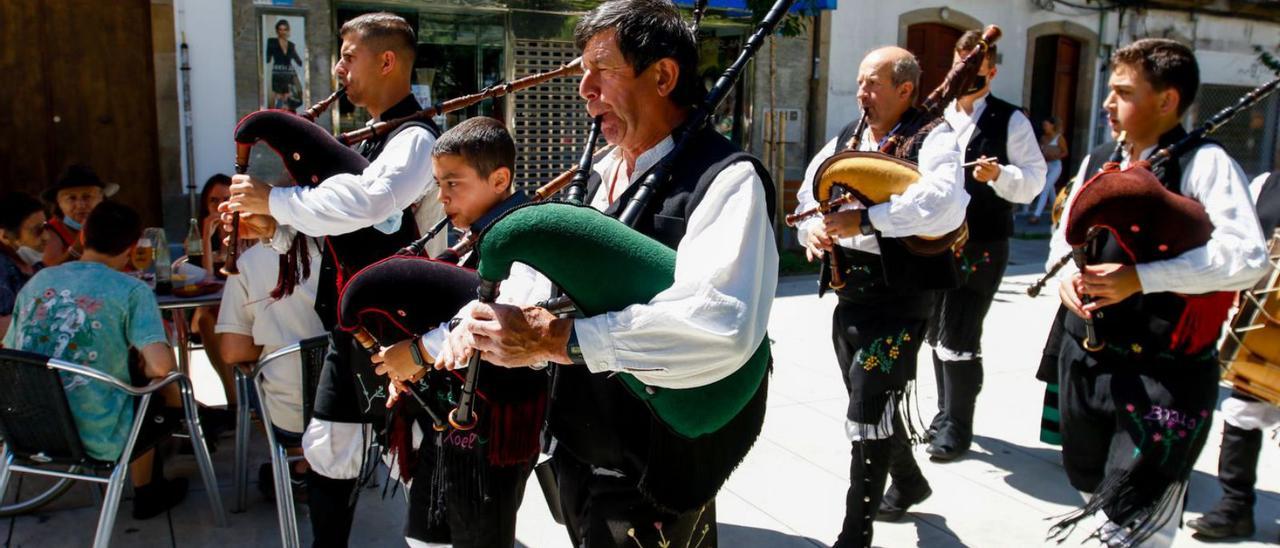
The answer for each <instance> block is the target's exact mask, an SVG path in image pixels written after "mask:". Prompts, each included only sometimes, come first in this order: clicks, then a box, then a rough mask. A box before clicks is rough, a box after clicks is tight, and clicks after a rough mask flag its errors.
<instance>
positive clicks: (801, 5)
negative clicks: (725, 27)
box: [676, 0, 836, 14]
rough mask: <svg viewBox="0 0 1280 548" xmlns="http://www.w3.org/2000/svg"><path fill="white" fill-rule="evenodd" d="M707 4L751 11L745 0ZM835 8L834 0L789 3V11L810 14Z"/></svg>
mask: <svg viewBox="0 0 1280 548" xmlns="http://www.w3.org/2000/svg"><path fill="white" fill-rule="evenodd" d="M693 3H694V0H676V4H678V5H680V6H686V7H693ZM707 6H708V7H710V8H714V9H722V10H734V11H744V12H747V11H751V8H749V7H747V1H746V0H709V1H708V2H707ZM833 9H836V0H796V2H795V4H792V5H791V13H807V14H812V13H815V12H818V11H821V10H833Z"/></svg>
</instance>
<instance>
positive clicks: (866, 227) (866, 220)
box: [858, 209, 876, 236]
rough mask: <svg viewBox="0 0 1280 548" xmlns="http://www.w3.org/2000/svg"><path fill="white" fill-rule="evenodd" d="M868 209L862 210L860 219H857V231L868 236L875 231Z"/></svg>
mask: <svg viewBox="0 0 1280 548" xmlns="http://www.w3.org/2000/svg"><path fill="white" fill-rule="evenodd" d="M870 213H871V212H870V211H869V210H866V209H864V210H862V219H861V220H859V221H858V232H861V233H862V235H863V236H870V235H872V234H875V233H876V227H874V226H871V215H870Z"/></svg>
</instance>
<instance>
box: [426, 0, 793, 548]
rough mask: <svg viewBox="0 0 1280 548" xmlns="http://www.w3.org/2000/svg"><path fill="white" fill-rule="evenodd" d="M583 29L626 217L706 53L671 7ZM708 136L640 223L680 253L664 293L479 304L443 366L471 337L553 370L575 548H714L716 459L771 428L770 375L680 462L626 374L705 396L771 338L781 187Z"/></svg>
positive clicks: (723, 468)
mask: <svg viewBox="0 0 1280 548" xmlns="http://www.w3.org/2000/svg"><path fill="white" fill-rule="evenodd" d="M574 36H575V40H576V43H577V45H578V47H579V48H581V49H582V52H583V53H582V60H583V67H584V68H585V69H586V72H585V73H584V75H583V77H582V82H581V84H580V86H579V90H578V91H579V94H580V95H581V96H582V98H583V99H585V100H586V110H587V112H588V113H590V115H591V116H593V117H594V116H603V125H602V132H603V134H604V137H605V139H607V140H608V141H609V142H610V143H612V144H614V145H616V146H617V148H616V149H615V150H614V152H612V153H611V154H609V155H608V156H606V157H604V158H602V159H600V160H599V161H597V162H596V164H595V166H594V174H593V176H592V181H591V183H590V185H589V193H590V196H589V197H588V201H589V203H590V204H591V205H592V206H593V207H596V208H598V209H601V210H604V211H605V212H606V213H609V214H617V213H618V212H619V211H620V210H621V209H622V207H623V206H624V205H625V204H626V203H627V202H628V200H629V199H630V198H631V196H632V195H633V194H634V193H635V192H636V190H637V189H638V188H639V184H638V183H639V181H640V180H641V179H643V178H644V176H645V175H646V174H647V173H648V172H649V171H650V170H651V169H653V168H654V167H655V165H657V164H658V162H659V160H661V159H662V158H663V157H665V156H666V155H667V154H668V153H670V152H671V150H672V148H673V145H674V143H675V140H676V139H677V138H678V136H679V135H680V132H681V131H683V130H684V128H683V127H682V126H683V124H685V122H686V120H687V118H688V116H689V113H690V111H691V109H692V107H693V106H694V105H696V104H697V102H698V101H700V100H701V99H702V97H703V94H704V93H705V90H704V89H702V86H701V84H700V83H701V78H700V77H699V75H698V70H697V68H698V53H697V52H698V48H697V45H696V40H695V37H694V35H693V33H692V32H690V29H689V28H688V26H686V24H685V23H684V22H683V21H682V20H681V18H680V14H679V11H678V10H677V9H676V7H675V5H673V4H672V3H671V2H669V1H668V0H612V1H609V2H605V3H603V4H601V5H600V6H598V7H596V8H595V9H593V10H591V11H590V12H588V13H587V14H586V15H584V16H583V17H582V19H581V20H580V21H579V22H578V25H577V27H576V29H575V30H574ZM698 131H701V132H702V134H701V135H699V136H698V137H697V138H696V141H695V142H694V144H693V146H692V148H691V149H688V150H686V151H685V153H684V154H683V155H682V156H681V161H680V162H679V163H678V167H677V168H676V169H675V172H674V174H673V177H672V179H671V184H670V185H667V186H665V187H664V188H663V189H662V190H661V191H660V192H659V193H658V194H657V195H656V196H655V198H654V200H652V201H651V202H650V203H649V208H648V209H646V210H645V211H644V213H642V214H641V218H640V221H639V222H638V223H637V225H636V228H637V229H638V230H639V231H640V232H642V233H644V234H646V235H649V236H651V237H653V238H654V239H656V240H658V241H659V242H661V243H663V244H665V245H667V246H668V247H671V248H674V249H676V255H675V280H674V283H673V284H672V286H671V287H670V288H669V289H667V290H665V291H662V292H661V293H659V294H658V295H657V296H655V297H654V298H653V299H652V300H651V301H649V302H647V303H641V304H635V305H631V306H628V307H626V308H624V309H623V310H620V311H618V312H610V313H606V314H601V315H598V316H592V317H587V318H576V319H572V318H563V319H561V318H556V317H555V316H553V315H551V313H550V312H548V311H547V310H546V309H543V308H539V307H536V306H530V307H526V308H524V309H523V310H522V309H520V308H517V307H512V306H504V305H479V304H478V305H476V306H475V307H474V308H473V310H472V312H471V314H470V315H469V316H468V317H466V318H465V319H464V320H463V321H462V323H461V324H460V325H459V326H458V328H456V329H454V330H453V332H452V333H451V334H450V337H449V339H448V341H447V343H446V349H445V351H443V352H442V353H441V354H442V356H441V357H440V358H439V359H438V362H437V363H438V364H439V365H441V366H444V367H452V366H453V365H456V363H458V362H459V361H460V360H457V359H455V358H453V356H461V355H462V354H463V353H464V352H466V351H468V350H469V348H467V347H468V346H469V344H468V343H472V341H474V342H473V344H474V346H473V347H471V348H474V349H476V350H479V351H481V352H482V354H481V356H482V358H483V359H485V360H488V361H489V362H491V363H494V364H497V365H508V366H528V365H530V364H536V363H538V362H543V361H549V362H553V363H556V364H559V365H557V366H556V370H555V383H554V385H555V393H554V395H553V398H554V400H553V402H552V404H551V408H552V409H551V417H550V424H549V426H550V431H551V434H552V435H553V436H554V438H555V441H554V448H555V449H554V453H553V463H554V469H555V472H556V477H557V479H558V483H559V494H560V497H561V501H562V509H563V511H564V514H565V519H566V524H567V525H568V526H569V531H570V535H571V536H573V539H574V544H575V545H577V546H623V545H627V546H630V545H642V546H659V545H663V546H665V545H667V544H668V543H669V544H670V545H671V546H715V544H716V525H715V523H716V520H715V503H714V497H715V491H716V490H718V489H719V487H720V484H722V483H723V480H724V479H726V478H727V477H728V475H729V473H730V472H731V471H732V468H733V467H734V466H736V464H737V462H727V461H724V460H723V459H721V458H718V455H717V453H720V452H722V451H720V450H721V449H725V448H732V447H737V448H739V449H742V448H743V447H744V446H745V447H749V446H750V443H752V442H753V441H754V439H755V436H756V435H758V432H759V427H760V425H761V424H762V422H763V405H764V400H765V389H766V386H767V382H768V380H767V378H766V379H765V380H764V381H763V382H762V383H761V384H760V387H759V388H758V390H757V392H756V393H755V395H754V397H753V398H752V401H751V402H750V403H748V404H747V409H754V410H755V411H754V412H753V413H752V415H751V416H750V420H749V421H747V422H749V423H750V424H736V423H737V422H738V421H739V419H738V418H735V419H733V420H732V421H730V423H729V425H728V426H726V427H725V428H723V429H721V430H719V431H716V432H713V433H710V434H707V435H705V436H702V437H699V438H697V439H695V440H694V441H693V442H692V447H689V449H690V450H689V451H688V453H686V454H685V457H684V458H678V457H677V458H672V456H671V455H669V454H667V453H663V452H662V450H661V449H654V448H661V447H668V446H671V444H673V443H679V440H674V439H671V438H672V437H673V436H675V434H672V433H670V432H671V431H670V429H669V428H666V427H665V426H663V425H662V424H661V423H657V422H655V421H657V420H658V419H657V418H656V417H655V416H654V415H653V414H652V413H651V412H650V410H649V409H648V408H647V407H646V406H645V404H644V403H643V402H641V401H640V399H639V398H637V397H636V396H634V395H633V394H632V393H631V392H629V391H628V390H627V389H626V388H625V387H624V386H623V384H622V381H621V379H622V377H623V375H631V376H632V377H634V378H635V379H636V380H638V381H640V382H642V383H644V384H645V385H648V386H650V387H656V388H655V389H693V388H698V387H704V386H707V385H710V384H712V383H715V382H718V381H720V380H722V379H724V378H726V377H727V376H729V375H730V374H732V373H734V372H735V371H736V370H738V368H739V367H740V366H742V365H743V364H744V363H746V362H747V360H748V358H749V357H751V356H752V354H753V353H754V352H755V351H756V349H757V347H759V346H760V345H761V344H762V343H763V342H764V338H765V328H766V327H767V325H768V321H769V311H770V308H771V307H772V305H773V296H774V291H775V290H776V286H777V272H778V271H777V268H778V252H777V248H776V247H775V244H774V237H773V230H772V228H771V225H770V218H771V212H772V211H773V203H774V197H773V191H772V189H773V186H772V183H771V182H770V180H769V177H768V175H767V172H765V171H764V169H763V167H762V166H761V164H760V162H759V160H757V159H755V158H753V157H751V156H750V155H748V154H746V153H743V152H742V151H740V150H739V149H738V148H737V147H736V146H734V145H733V144H732V143H730V142H729V141H728V140H726V139H724V138H723V137H721V136H720V135H718V134H716V133H715V131H714V130H713V129H711V128H710V127H708V128H707V129H701V130H698ZM565 252H566V253H571V252H572V250H566V251H565ZM599 260H608V259H607V258H600V259H599ZM511 281H512V280H507V281H505V282H503V283H504V285H503V291H507V290H508V286H507V285H506V284H507V283H508V282H511ZM625 282H626V280H621V279H619V280H601V283H625ZM463 363H465V362H463ZM620 373H621V374H623V375H620ZM739 417H742V415H739ZM704 438H705V439H707V440H709V441H710V443H712V444H713V446H710V447H708V446H706V445H703V444H704V443H705V442H703V441H702V440H704ZM685 443H688V442H685ZM686 447H688V446H687V445H686ZM655 470H661V473H662V477H661V478H658V477H656V474H655ZM705 476H714V477H713V478H710V479H713V480H715V481H710V482H708V481H706V480H707V479H708V478H707V477H705ZM694 484H697V485H703V486H704V487H703V488H702V491H701V492H699V493H697V497H696V498H697V499H698V500H699V501H700V502H698V503H697V504H696V506H697V507H695V508H693V509H691V510H685V511H672V509H671V508H670V505H669V504H666V503H665V501H664V500H663V498H662V496H661V494H662V493H664V492H669V493H677V494H680V495H682V496H683V495H687V494H688V492H689V490H690V489H694V487H693V485H694Z"/></svg>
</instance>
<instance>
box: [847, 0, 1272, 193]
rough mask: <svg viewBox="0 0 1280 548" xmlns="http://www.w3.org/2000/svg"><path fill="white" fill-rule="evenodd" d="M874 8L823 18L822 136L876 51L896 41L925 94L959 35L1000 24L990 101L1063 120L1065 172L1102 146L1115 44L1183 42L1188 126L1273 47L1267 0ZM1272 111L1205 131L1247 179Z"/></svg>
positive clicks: (1259, 76) (851, 98)
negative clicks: (1196, 81) (829, 36)
mask: <svg viewBox="0 0 1280 548" xmlns="http://www.w3.org/2000/svg"><path fill="white" fill-rule="evenodd" d="M884 6H886V5H885V4H882V3H875V2H871V1H869V0H851V1H848V2H844V3H842V4H841V5H840V6H839V8H837V9H836V10H835V11H833V12H830V14H829V15H828V17H830V25H831V27H832V28H833V29H838V30H836V31H835V33H836V39H834V40H831V41H830V44H829V46H828V47H827V48H826V49H825V50H824V52H825V55H824V59H825V60H829V61H830V64H829V66H830V67H831V68H830V69H829V70H828V71H827V72H828V74H827V77H828V83H827V85H826V87H825V95H826V118H825V126H824V127H825V136H826V138H830V137H832V136H834V135H835V134H836V133H837V132H838V131H839V130H840V128H841V127H843V126H844V124H846V123H848V121H849V120H852V119H854V118H855V117H857V116H858V115H859V111H858V106H857V74H856V69H854V68H852V67H856V66H857V64H858V61H859V60H860V59H861V57H862V56H863V55H865V53H866V52H867V51H870V50H871V49H873V48H875V47H877V46H881V45H886V44H896V45H900V46H903V47H906V48H908V49H910V50H912V51H913V52H915V53H916V55H917V56H918V57H919V58H920V60H921V63H922V65H923V68H924V70H925V77H924V80H925V81H924V82H923V84H922V86H921V88H922V92H925V93H927V92H928V91H931V90H932V89H933V87H934V86H935V85H936V83H937V82H938V81H940V80H941V77H942V74H945V71H946V68H947V67H949V66H950V64H951V50H952V46H953V45H954V43H955V40H956V38H958V37H959V35H960V33H961V32H963V31H964V30H967V29H978V28H982V26H984V25H988V24H995V25H998V26H999V27H1000V28H1001V29H1002V30H1003V32H1004V34H1003V37H1002V38H1001V39H1000V41H999V43H998V48H997V49H998V52H999V55H998V58H997V69H998V74H997V76H996V78H995V81H994V82H993V84H992V93H993V94H994V95H996V96H998V97H1001V98H1003V99H1005V100H1008V101H1010V102H1013V103H1015V104H1019V105H1021V106H1023V107H1024V108H1026V109H1027V110H1028V111H1029V112H1030V113H1031V117H1032V119H1033V120H1035V121H1037V122H1038V121H1039V120H1042V119H1044V117H1045V116H1047V115H1049V114H1054V115H1057V116H1058V117H1059V118H1060V119H1062V120H1063V123H1064V125H1065V126H1066V132H1065V135H1066V136H1067V137H1068V141H1069V147H1070V150H1071V156H1070V158H1069V160H1068V167H1070V168H1074V167H1076V166H1078V164H1079V162H1080V160H1081V159H1082V158H1083V156H1084V155H1085V154H1087V152H1088V151H1089V150H1090V149H1091V148H1092V146H1093V145H1094V144H1095V143H1098V142H1101V141H1102V140H1105V139H1107V138H1108V136H1107V135H1106V133H1105V132H1106V120H1105V114H1104V113H1103V111H1102V103H1103V101H1104V100H1105V98H1106V94H1107V89H1106V85H1107V76H1108V73H1109V69H1110V67H1109V66H1108V60H1109V57H1110V55H1111V52H1112V51H1114V50H1115V48H1117V47H1119V46H1123V45H1125V44H1127V43H1130V42H1132V41H1133V40H1136V39H1138V38H1144V37H1166V38H1172V39H1175V40H1179V41H1181V42H1183V43H1185V44H1188V45H1190V46H1191V47H1192V48H1193V49H1194V50H1195V52H1196V56H1197V58H1198V60H1199V62H1200V71H1201V74H1200V77H1201V88H1200V91H1199V93H1198V98H1197V101H1196V105H1195V106H1193V108H1192V109H1191V110H1190V111H1189V112H1188V114H1187V122H1188V123H1198V122H1200V121H1202V120H1204V119H1206V118H1208V117H1209V116H1212V115H1213V114H1214V113H1216V112H1217V111H1218V110H1219V109H1221V108H1223V107H1225V106H1227V105H1229V104H1231V103H1234V102H1235V100H1236V99H1238V98H1239V97H1240V96H1242V95H1243V94H1244V93H1246V92H1248V91H1249V90H1251V89H1253V88H1254V87H1256V86H1259V85H1261V84H1263V83H1265V82H1267V81H1268V80H1270V79H1271V78H1274V75H1273V74H1272V73H1271V71H1270V70H1268V69H1266V68H1265V67H1264V66H1263V65H1262V63H1261V62H1259V53H1258V51H1257V50H1256V49H1255V48H1258V47H1261V48H1264V49H1267V50H1273V48H1275V47H1276V46H1277V45H1280V25H1278V24H1277V23H1276V20H1277V19H1278V18H1280V8H1276V7H1274V5H1273V4H1270V3H1246V2H1228V1H1220V2H1197V3H1194V4H1192V3H1186V4H1183V3H1172V2H1161V3H1151V2H1125V3H1123V4H1120V3H1111V2H1104V3H1101V4H1100V3H1098V2H1084V1H1083V0H1081V1H1080V2H1059V1H1055V0H1027V1H1020V2H1005V1H999V0H967V1H966V2H963V3H959V4H956V3H951V4H939V3H937V2H932V1H929V0H903V1H901V2H895V3H893V4H892V8H890V9H884ZM836 67H849V68H848V69H846V68H840V69H837V68H836ZM1278 108H1280V107H1278V103H1277V99H1276V98H1275V97H1271V98H1268V99H1266V100H1265V101H1263V102H1262V103H1261V104H1260V105H1258V106H1257V107H1255V108H1254V109H1252V110H1251V111H1250V112H1247V113H1241V114H1240V115H1238V116H1237V117H1236V118H1235V119H1234V120H1233V121H1232V122H1231V123H1230V124H1228V125H1227V126H1225V127H1223V128H1222V129H1221V130H1220V131H1218V132H1217V133H1216V134H1215V135H1214V138H1215V139H1217V140H1218V141H1220V142H1222V143H1223V145H1224V146H1225V147H1226V148H1227V150H1228V151H1229V152H1231V153H1232V155H1233V156H1234V157H1235V158H1236V160H1237V161H1238V162H1239V163H1240V165H1241V166H1242V167H1243V168H1244V170H1245V171H1246V172H1247V174H1248V175H1250V176H1253V175H1257V174H1260V173H1263V172H1266V171H1270V170H1271V169H1272V166H1273V165H1275V163H1276V159H1277V151H1278V150H1280V149H1278V148H1277V146H1278V144H1277V139H1276V132H1277V124H1278V120H1277V110H1278ZM1066 172H1067V173H1073V171H1071V170H1070V169H1069V170H1067V171H1066ZM1060 182H1062V181H1060Z"/></svg>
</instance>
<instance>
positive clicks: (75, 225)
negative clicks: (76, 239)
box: [62, 215, 80, 230]
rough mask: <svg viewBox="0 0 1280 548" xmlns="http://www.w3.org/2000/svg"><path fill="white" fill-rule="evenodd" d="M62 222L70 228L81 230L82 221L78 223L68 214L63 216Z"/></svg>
mask: <svg viewBox="0 0 1280 548" xmlns="http://www.w3.org/2000/svg"><path fill="white" fill-rule="evenodd" d="M62 224H64V225H67V228H70V229H71V230H80V223H77V222H76V220H75V219H72V218H71V217H67V216H66V215H63V216H62Z"/></svg>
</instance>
